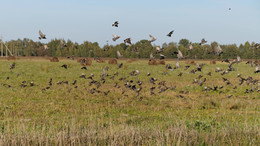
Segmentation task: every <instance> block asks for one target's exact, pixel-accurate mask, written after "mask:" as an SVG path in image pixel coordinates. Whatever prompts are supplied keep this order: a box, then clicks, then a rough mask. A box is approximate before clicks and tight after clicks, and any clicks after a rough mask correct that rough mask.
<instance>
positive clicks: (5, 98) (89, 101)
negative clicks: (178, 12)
mask: <svg viewBox="0 0 260 146" xmlns="http://www.w3.org/2000/svg"><path fill="white" fill-rule="evenodd" d="M15 62H16V67H15V69H13V70H10V69H9V62H8V61H5V60H0V84H1V85H0V144H1V145H2V144H5V145H7V144H9V145H14V144H17V145H18V144H19V145H20V144H21V145H38V144H44V145H47V144H52V145H65V144H72V145H86V144H87V145H94V144H95V145H97V144H98V145H143V144H145V145H170V144H174V145H231V144H232V145H260V138H259V137H260V93H259V92H256V91H255V92H253V93H244V92H245V90H246V89H251V86H249V85H246V84H245V83H244V84H243V85H242V86H238V88H237V89H236V90H234V89H233V87H234V85H238V83H239V79H238V78H237V74H238V73H240V74H241V75H242V77H246V76H252V77H253V78H254V79H258V80H260V75H259V74H258V75H257V74H254V73H253V72H254V68H251V67H249V66H248V65H246V64H245V63H240V64H235V65H234V68H235V69H236V71H233V72H230V73H229V74H227V75H224V77H225V78H227V79H229V80H230V81H231V83H232V84H233V86H226V85H225V83H224V82H223V81H222V76H221V75H220V73H215V68H216V67H220V68H222V69H227V64H224V63H220V62H218V63H217V64H216V65H210V64H209V62H207V61H204V62H203V61H200V62H199V63H206V65H205V66H204V68H203V71H202V72H201V73H200V72H197V73H196V74H195V75H194V74H190V73H189V71H190V70H191V69H195V68H196V67H195V66H194V65H192V66H191V68H190V69H188V70H187V71H184V70H183V68H184V66H185V65H186V64H185V62H181V63H180V64H181V66H182V68H181V69H177V70H174V71H167V72H168V74H166V75H165V76H163V75H162V74H163V72H164V71H166V70H165V66H164V65H157V66H149V65H148V64H147V62H148V61H144V60H140V61H134V62H132V63H126V61H124V60H120V61H119V62H123V63H124V66H123V68H121V69H118V67H117V65H109V64H107V63H96V62H93V64H92V66H89V67H87V68H88V70H81V69H80V68H81V66H80V64H79V63H77V62H76V61H71V60H61V61H60V62H59V63H50V62H49V61H48V60H44V59H32V60H30V59H20V60H17V61H15ZM166 63H167V64H171V65H172V66H173V67H174V66H175V61H166ZM62 64H68V66H69V68H68V69H67V70H66V69H64V68H61V67H60V66H61V65H62ZM106 66H109V68H110V69H109V71H108V72H107V73H108V74H109V75H111V76H112V75H113V74H114V73H115V72H117V71H118V72H119V76H118V77H117V76H116V77H115V80H111V79H110V77H111V76H109V77H106V83H105V84H102V86H101V87H100V88H99V89H98V90H100V91H110V93H109V94H108V95H106V96H105V95H104V94H103V92H102V93H94V94H91V93H90V89H92V88H94V87H96V86H95V85H92V86H91V87H89V81H90V80H89V79H82V78H79V76H80V75H81V74H82V73H85V74H86V75H87V76H90V74H91V73H93V74H95V76H94V79H95V80H97V81H99V80H100V75H101V74H102V69H103V68H105V67H106ZM134 70H139V71H140V74H139V75H138V78H139V79H140V80H141V81H142V82H143V85H142V87H143V90H142V91H141V92H140V95H139V96H137V93H136V92H134V91H131V90H129V89H127V91H126V92H125V94H124V95H122V94H121V92H122V88H124V89H126V88H125V87H124V81H119V80H118V79H119V78H121V77H123V76H126V77H127V76H129V73H130V72H131V71H134ZM209 71H211V72H212V76H207V75H206V73H208V72H209ZM148 72H150V73H151V77H155V78H157V79H158V81H157V82H156V83H159V82H160V81H166V84H167V86H169V85H170V84H172V85H175V86H177V88H176V89H175V90H174V91H172V90H167V91H165V92H163V93H161V94H159V93H158V91H159V90H158V88H156V90H155V94H156V95H155V96H151V95H150V87H152V86H156V87H158V85H152V84H151V83H149V82H148V81H149V78H150V77H147V76H146V74H147V73H148ZM180 72H183V75H182V77H179V76H177V75H178V74H179V73H180ZM18 73H21V75H20V76H18V77H17V74H18ZM200 74H201V75H203V78H204V77H206V78H207V81H206V83H205V84H204V85H203V86H202V87H200V86H198V85H197V84H192V82H193V79H194V78H196V77H198V76H199V75H200ZM6 77H10V79H9V80H6ZM50 78H53V86H51V88H50V89H49V90H46V91H42V89H43V88H46V87H47V86H48V82H49V79H50ZM131 79H132V80H134V82H135V81H136V80H137V77H132V76H130V77H129V78H128V79H127V80H131ZM74 80H77V84H76V85H77V86H78V88H74V85H72V84H71V83H72V82H73V81H74ZM22 81H26V82H27V83H26V84H27V85H29V82H31V81H33V82H34V83H35V86H32V87H30V86H28V87H25V88H22V87H20V85H21V84H22ZM58 81H68V82H69V84H68V85H67V84H62V85H57V84H56V82H58ZM116 82H117V83H118V84H119V85H120V86H121V88H119V89H118V88H115V87H113V86H114V84H115V83H116ZM3 84H8V85H11V86H12V87H11V88H8V87H5V86H3ZM213 85H218V86H220V85H224V86H225V87H224V88H223V89H221V91H223V92H224V93H219V91H217V92H216V91H208V92H205V91H203V89H204V87H205V86H210V87H213ZM137 88H139V86H137ZM179 91H189V93H188V94H181V93H179ZM178 95H182V96H184V98H180V97H179V96H178ZM228 95H233V96H232V97H230V98H227V96H228Z"/></svg>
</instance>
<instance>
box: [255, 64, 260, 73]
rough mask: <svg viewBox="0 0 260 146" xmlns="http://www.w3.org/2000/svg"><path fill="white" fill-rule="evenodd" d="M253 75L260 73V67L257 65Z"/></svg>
mask: <svg viewBox="0 0 260 146" xmlns="http://www.w3.org/2000/svg"><path fill="white" fill-rule="evenodd" d="M255 73H260V66H259V65H258V66H256V67H255Z"/></svg>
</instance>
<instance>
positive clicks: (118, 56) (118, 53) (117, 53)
mask: <svg viewBox="0 0 260 146" xmlns="http://www.w3.org/2000/svg"><path fill="white" fill-rule="evenodd" d="M116 55H117V59H119V58H121V57H123V55H121V53H120V52H119V51H118V50H117V51H116Z"/></svg>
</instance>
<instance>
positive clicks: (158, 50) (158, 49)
mask: <svg viewBox="0 0 260 146" xmlns="http://www.w3.org/2000/svg"><path fill="white" fill-rule="evenodd" d="M155 49H156V54H158V53H161V52H163V49H164V48H160V47H158V46H157V47H155Z"/></svg>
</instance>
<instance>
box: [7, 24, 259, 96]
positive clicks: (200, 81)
mask: <svg viewBox="0 0 260 146" xmlns="http://www.w3.org/2000/svg"><path fill="white" fill-rule="evenodd" d="M118 26H119V22H118V21H115V22H114V23H113V24H112V27H118ZM173 33H174V30H172V31H170V32H169V33H168V34H166V36H168V37H171V36H172V35H173ZM149 37H150V40H149V42H154V41H156V38H155V37H154V36H152V35H149ZM119 38H120V36H118V35H113V38H112V40H113V41H117V40H118V39H119ZM39 39H40V40H41V39H46V35H45V34H43V33H42V32H41V30H39ZM124 43H125V44H127V45H129V46H131V45H132V42H131V38H126V39H124ZM205 43H207V41H206V40H205V39H204V38H203V39H202V40H201V42H200V43H199V44H200V45H203V44H205ZM60 45H61V47H66V43H65V42H64V41H63V40H61V44H60ZM188 47H189V50H192V49H193V46H192V44H189V46H188ZM253 47H255V48H258V49H259V48H260V44H254V45H253ZM155 49H156V54H159V55H160V59H165V56H164V55H163V54H162V53H163V51H164V49H163V48H160V47H158V46H157V47H155ZM104 51H107V49H105V50H104ZM134 51H135V52H137V53H138V48H134ZM116 53H117V58H121V57H123V55H121V53H120V52H119V51H118V50H117V52H116ZM208 53H209V54H211V53H212V54H214V55H216V56H220V55H221V54H222V53H223V50H222V49H221V47H220V46H219V45H218V46H216V47H215V48H214V50H213V51H212V52H208ZM174 54H176V55H177V57H178V59H179V60H180V59H184V58H185V57H184V56H183V54H182V52H181V51H180V50H177V51H176V52H174ZM150 59H155V58H154V56H153V54H152V53H151V54H150ZM179 60H178V61H179ZM178 61H177V62H176V65H175V67H172V65H170V64H166V65H165V70H166V71H165V72H164V73H163V74H162V75H163V76H164V75H167V74H168V71H173V70H179V71H180V70H181V68H182V67H181V66H180V63H179V62H178ZM222 62H226V63H228V68H227V69H221V68H219V67H216V70H215V72H216V73H220V74H221V75H222V76H223V77H222V80H223V82H224V83H225V84H226V85H227V86H232V87H233V89H234V90H235V89H237V87H238V86H240V85H242V84H244V83H246V84H247V85H250V86H251V89H248V88H247V89H246V90H245V93H251V92H255V91H256V92H260V82H259V80H257V79H253V78H252V77H250V76H246V77H242V75H241V74H238V76H237V77H238V79H239V84H238V85H235V84H234V83H232V82H231V81H230V80H228V79H227V78H225V77H224V75H226V74H229V73H230V72H232V71H235V70H236V69H235V68H234V67H233V65H234V64H238V63H241V62H242V60H241V58H240V57H239V56H237V59H236V60H233V61H232V62H230V61H229V60H228V59H226V60H223V61H222ZM246 64H249V65H250V66H251V67H255V72H254V73H260V66H259V62H257V61H256V62H253V61H248V62H247V63H246ZM204 65H205V64H199V63H196V68H194V69H192V70H190V71H189V72H188V73H189V74H196V73H197V72H200V75H199V76H198V77H196V78H195V79H193V81H192V84H195V85H198V86H204V88H203V90H204V91H207V92H208V91H213V92H219V93H223V92H225V91H224V90H222V89H223V88H225V87H224V86H223V85H222V86H217V85H213V86H212V87H211V86H205V83H206V82H207V80H208V79H207V77H205V76H211V75H212V72H208V73H206V75H202V72H203V68H204ZM15 67H16V64H15V63H12V64H11V63H10V70H14V69H15ZM61 67H62V68H64V69H65V70H67V69H69V67H68V65H66V64H63V65H62V66H61ZM122 67H123V63H120V64H118V67H117V69H118V71H116V72H115V73H114V74H109V73H108V71H109V69H110V68H109V67H108V66H106V67H105V68H103V70H102V75H101V76H100V77H99V78H98V77H96V76H95V75H94V74H91V75H90V76H87V75H86V74H84V73H82V74H81V75H80V76H79V79H86V80H89V82H88V83H89V87H90V88H88V90H89V92H90V93H91V94H94V93H99V94H104V95H108V94H109V92H110V90H108V91H102V90H101V88H100V87H101V86H102V85H103V84H105V83H106V82H107V81H108V80H113V81H114V83H115V84H114V86H113V88H116V89H121V90H122V92H121V94H123V95H125V96H128V95H129V94H128V95H127V94H126V93H127V91H134V92H136V93H137V96H138V97H139V96H140V94H141V91H142V89H143V88H144V87H143V84H144V83H146V82H144V81H142V80H140V78H139V74H140V71H139V70H134V71H131V72H130V73H129V74H128V75H126V74H120V71H119V70H120V69H121V68H122ZM189 68H192V66H191V65H186V66H185V67H184V68H183V70H182V71H181V72H180V73H179V74H178V75H177V76H178V77H181V76H182V75H183V73H184V71H187V70H188V69H189ZM81 69H82V70H88V69H87V67H86V66H84V67H81ZM20 75H21V74H17V77H18V76H20ZM133 76H134V77H136V80H134V79H132V78H131V77H133ZM146 76H147V77H148V78H149V79H148V84H149V85H150V86H148V87H149V88H150V95H156V94H157V93H158V94H160V93H163V92H165V91H167V90H172V91H173V90H175V89H176V88H177V87H176V86H174V85H172V83H168V82H167V81H160V82H159V81H158V80H157V78H155V77H152V75H151V73H147V74H146ZM6 80H10V77H6ZM77 83H78V82H77V79H76V80H74V81H73V82H72V83H69V81H58V82H57V83H56V84H57V85H62V84H68V85H69V84H70V85H72V86H74V88H75V89H77V88H78V86H79V85H77ZM53 84H54V83H53V79H52V78H50V80H49V82H48V86H47V87H45V88H43V89H42V90H41V91H42V92H44V91H46V90H48V89H51V87H52V86H53ZM3 86H5V87H8V88H14V87H13V86H12V85H9V84H6V83H4V84H3ZM28 86H35V83H34V82H33V81H32V82H29V83H27V82H26V81H23V82H22V83H21V84H20V87H22V88H25V87H28ZM146 87H147V86H146ZM71 90H72V88H71V89H70V90H69V92H70V91H71ZM179 93H180V95H177V96H178V97H181V98H184V95H183V94H189V91H183V90H181V91H179ZM231 96H232V95H229V97H231ZM140 99H141V98H140Z"/></svg>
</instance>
